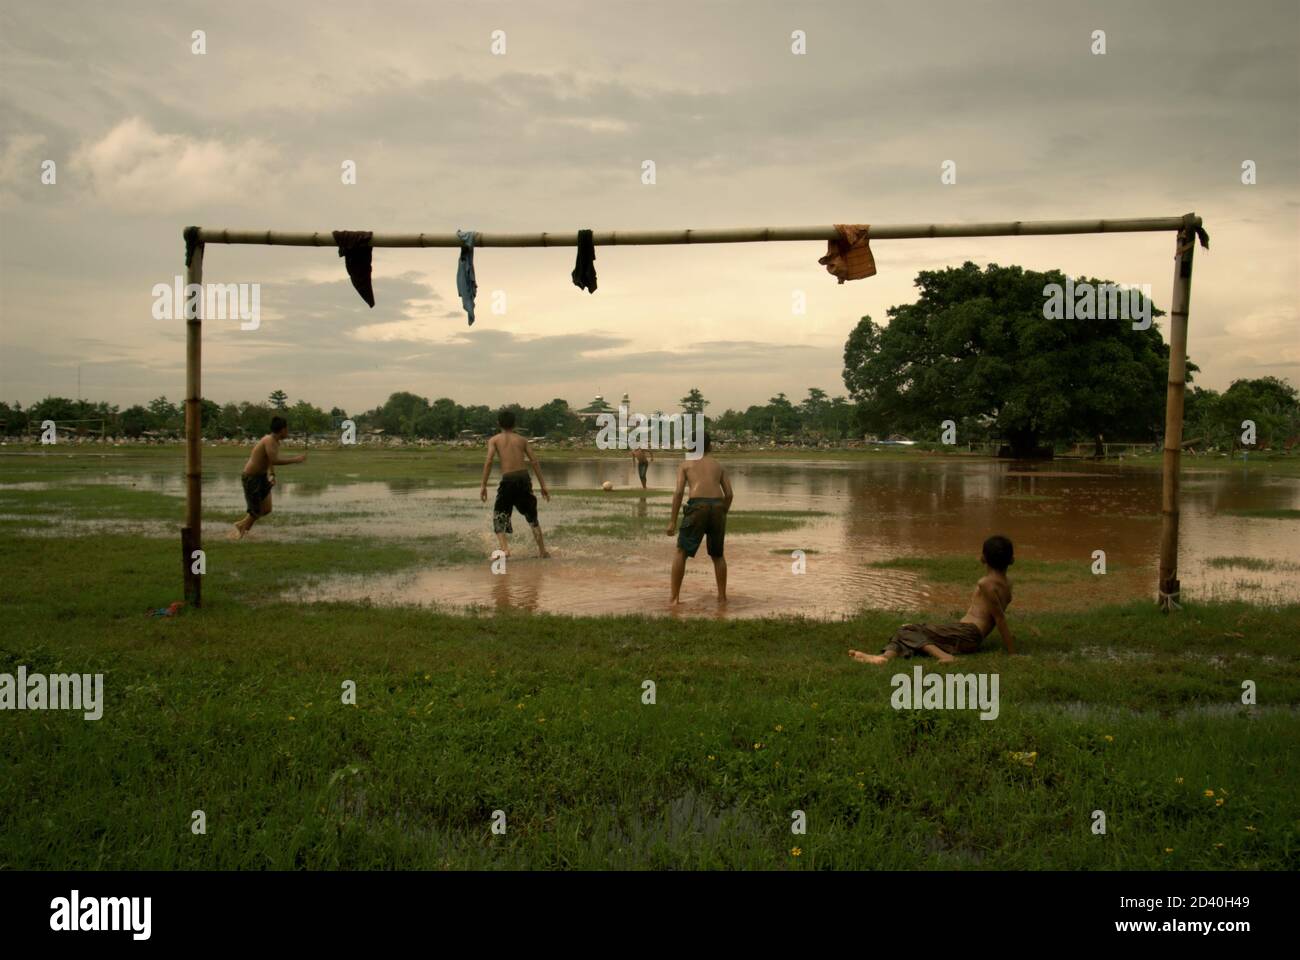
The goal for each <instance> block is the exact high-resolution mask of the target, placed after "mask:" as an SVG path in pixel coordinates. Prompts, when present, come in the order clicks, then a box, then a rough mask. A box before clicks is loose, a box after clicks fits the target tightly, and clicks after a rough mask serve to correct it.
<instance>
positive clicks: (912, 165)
mask: <svg viewBox="0 0 1300 960" xmlns="http://www.w3.org/2000/svg"><path fill="white" fill-rule="evenodd" d="M268 10H273V11H274V12H273V13H270V14H268V13H267V12H266V11H268ZM1298 11H1300V4H1297V3H1296V2H1295V0H1280V2H1275V3H1274V2H1255V0H1241V2H1237V3H1231V4H1227V3H1222V2H1220V0H1177V2H1173V0H1170V2H1164V0H1160V2H1154V0H1145V2H1141V3H1134V2H1131V0H1120V2H1114V3H1108V2H1107V3H1101V2H1098V3H1088V2H1071V3H1042V2H1025V3H1002V2H998V3H994V2H976V0H961V2H946V0H945V2H925V0H904V2H899V3H890V2H877V0H872V2H870V3H866V2H846V3H838V2H826V3H815V2H814V3H793V2H784V3H783V2H770V3H764V2H743V3H741V2H736V3H731V2H708V0H688V2H684V3H673V2H641V0H638V2H619V0H614V2H608V0H607V2H603V3H585V4H580V3H566V2H563V0H548V2H546V3H535V2H530V3H493V2H489V0H461V2H453V0H444V2H429V0H422V2H410V3H403V2H385V3H382V4H378V3H376V4H364V3H356V2H345V3H334V2H325V0H313V2H311V3H302V4H291V3H285V4H277V5H274V6H272V5H269V4H266V3H263V2H251V3H242V2H226V3H222V4H211V3H185V2H175V0H169V2H156V3H132V2H114V3H102V2H65V3H58V4H49V3H44V2H42V3H33V2H24V0H10V2H7V3H6V4H5V5H4V8H3V13H0V57H2V58H3V63H2V65H0V78H2V80H3V89H2V91H0V231H2V236H0V324H2V328H0V399H3V400H6V401H9V402H13V401H15V400H17V401H20V402H22V403H24V404H27V403H30V402H33V401H35V400H38V399H40V398H41V397H44V396H46V395H49V394H53V395H62V396H69V397H71V396H75V395H76V392H77V374H78V368H80V372H81V393H82V395H83V396H85V397H87V398H90V399H108V400H110V401H112V402H114V403H117V404H120V405H122V406H126V405H129V404H132V403H138V402H145V401H148V400H149V399H151V398H153V397H155V396H158V395H159V394H166V395H167V396H168V397H170V398H171V399H173V400H179V399H180V398H181V397H182V396H183V394H184V353H183V344H184V331H183V322H181V321H173V320H167V321H159V320H155V319H153V316H152V314H151V305H152V295H151V291H152V288H153V286H154V284H156V283H159V282H170V281H171V278H172V277H173V276H175V275H176V274H177V273H178V272H181V271H182V270H183V243H182V240H181V230H182V228H183V227H184V226H185V225H186V224H201V225H203V226H206V227H229V228H245V229H272V228H274V229H277V230H306V231H312V230H330V229H338V228H348V229H371V230H375V231H382V232H413V233H414V232H421V231H423V232H448V231H452V230H456V229H476V230H483V231H486V232H491V231H541V230H549V231H556V232H560V231H576V230H578V229H579V228H582V227H591V228H595V229H632V228H644V229H674V228H686V227H692V228H702V227H731V226H792V225H804V224H819V223H834V222H858V223H881V224H883V223H915V222H947V221H961V220H1029V219H1064V218H1081V217H1088V218H1098V217H1140V216H1173V215H1180V214H1183V213H1186V212H1188V211H1192V210H1194V211H1196V212H1197V213H1199V214H1200V215H1201V216H1203V217H1204V219H1205V224H1206V227H1207V228H1208V230H1209V232H1210V235H1211V246H1210V249H1209V251H1198V252H1197V258H1196V273H1195V281H1194V284H1193V290H1192V308H1191V334H1190V344H1189V353H1190V356H1191V358H1192V359H1193V360H1194V361H1196V362H1197V363H1198V364H1199V365H1200V366H1201V368H1202V371H1203V372H1202V373H1201V375H1200V376H1199V378H1198V382H1199V383H1201V384H1202V385H1206V386H1211V387H1216V388H1220V389H1222V388H1224V387H1226V386H1227V385H1228V384H1229V383H1230V382H1231V381H1232V380H1233V379H1235V378H1239V377H1255V376H1264V375H1268V374H1273V375H1277V376H1283V377H1289V378H1290V379H1291V381H1292V382H1293V383H1296V384H1298V385H1300V370H1298V369H1297V367H1300V324H1298V322H1297V321H1298V319H1300V318H1298V317H1297V303H1298V302H1300V121H1298V120H1297V118H1298V117H1300V59H1298V54H1300V12H1298ZM195 30H203V31H205V33H206V53H205V54H203V55H196V54H194V53H192V52H191V48H192V43H193V41H192V39H191V35H192V32H193V31H195ZM497 30H500V31H504V33H505V39H506V52H505V54H504V55H494V54H493V52H492V49H491V45H492V34H493V31H497ZM795 30H802V31H804V32H805V33H806V37H807V53H806V54H805V55H795V54H793V53H792V52H791V43H792V41H791V34H792V32H793V31H795ZM1095 30H1104V31H1105V41H1106V53H1105V55H1102V56H1098V55H1095V54H1094V53H1093V52H1092V50H1091V48H1092V45H1093V40H1092V33H1093V31H1095ZM44 160H53V161H55V164H56V170H57V182H56V183H55V184H53V185H43V184H42V183H41V164H42V161H44ZM346 160H352V161H355V163H356V165H357V183H356V184H355V185H344V184H343V183H342V182H341V164H342V163H343V162H344V161H346ZM644 160H653V161H654V162H655V164H656V168H657V182H656V183H655V184H654V185H645V184H643V183H642V182H641V164H642V162H643V161H644ZM945 160H951V161H954V162H955V164H956V173H957V183H956V184H953V185H945V184H943V183H941V180H940V173H941V164H943V162H944V161H945ZM1247 160H1250V161H1254V163H1255V164H1256V165H1257V178H1258V183H1257V184H1256V185H1253V186H1247V185H1243V184H1242V182H1241V179H1242V163H1243V162H1244V161H1247ZM1173 247H1174V239H1173V236H1172V235H1171V234H1132V235H1120V236H1080V237H1052V238H1038V239H1028V238H1007V239H995V238H991V239H952V240H895V241H877V242H876V244H874V246H873V249H874V252H875V255H876V261H877V266H878V270H879V273H878V275H877V276H875V277H873V278H870V279H866V280H860V281H855V282H851V283H846V284H844V285H837V284H836V282H835V279H834V278H833V277H831V276H830V275H828V274H827V273H826V272H825V270H824V268H823V267H821V266H819V265H818V264H817V259H818V257H820V256H821V255H822V254H823V253H824V252H825V246H824V244H820V243H776V244H743V245H712V246H696V247H682V246H668V247H628V248H618V249H614V248H608V247H601V248H598V249H597V261H596V267H597V271H598V274H599V281H600V287H599V290H598V291H597V293H595V294H594V295H588V294H587V293H585V292H583V291H580V290H578V289H577V288H576V287H574V286H573V285H572V283H571V281H570V278H569V273H570V271H571V270H572V268H573V259H574V250H573V248H560V249H555V250H542V249H523V250H501V249H486V250H482V251H480V252H479V253H478V255H477V257H476V266H477V273H478V283H479V309H478V320H477V322H476V324H475V325H474V326H473V327H472V328H470V327H468V326H467V325H466V321H465V316H464V313H463V312H462V310H461V309H460V303H459V300H458V298H457V296H456V286H455V274H456V259H457V255H456V251H455V250H453V249H428V250H392V249H379V250H376V251H375V258H374V261H375V262H374V271H375V295H376V298H377V301H378V303H377V306H376V307H375V308H374V309H373V310H371V309H369V308H367V307H366V306H365V305H364V304H363V303H362V302H361V300H360V298H359V297H358V296H357V295H356V293H355V292H353V290H352V289H351V287H350V286H349V284H348V280H347V277H346V274H345V272H344V269H343V263H342V261H341V260H340V259H339V258H338V256H337V253H336V251H335V250H334V249H332V248H322V249H313V248H290V247H260V246H259V247H233V246H217V245H211V246H209V247H208V250H207V255H206V261H205V277H204V279H205V280H208V281H213V282H222V283H260V284H261V307H262V323H261V327H260V328H259V329H258V330H255V331H242V330H240V329H239V324H238V323H237V322H236V321H227V322H220V321H215V320H209V322H207V323H206V324H205V325H204V355H203V358H204V371H203V374H204V380H203V392H204V395H205V396H207V397H209V398H211V399H214V400H217V401H219V402H225V401H228V400H241V399H252V400H258V399H264V398H265V397H266V395H267V394H268V393H269V392H270V391H271V390H273V389H276V388H281V389H284V390H285V391H286V392H287V393H288V394H289V396H290V398H291V399H295V400H296V399H299V398H303V399H307V400H310V401H311V402H313V403H317V404H319V405H322V406H325V407H329V406H331V405H335V404H337V405H341V406H344V407H346V408H348V409H349V410H350V411H357V410H360V409H363V408H368V407H371V406H374V405H376V404H378V403H380V402H382V401H383V399H384V398H385V397H386V396H387V395H388V394H389V393H391V392H392V391H394V390H401V389H405V390H412V391H415V392H417V393H419V394H422V395H425V396H428V397H430V398H436V397H440V396H450V397H453V398H455V399H457V400H459V401H461V402H463V403H484V404H489V405H492V406H497V405H500V404H502V403H505V402H510V401H518V402H522V403H525V404H537V403H541V402H545V401H546V400H549V399H551V398H552V397H557V396H558V397H563V398H565V399H567V400H569V401H570V402H572V403H574V404H575V406H577V405H582V404H585V403H586V401H587V400H589V399H590V398H591V396H592V395H593V394H595V393H597V392H599V393H603V394H604V395H605V396H607V397H611V396H613V397H617V396H619V395H621V394H622V393H623V392H624V391H627V392H629V393H630V394H631V396H632V405H633V409H634V410H644V411H649V410H653V409H655V408H669V407H671V406H673V405H674V404H675V401H676V400H677V398H679V397H681V396H682V395H683V394H685V393H686V392H687V390H689V389H690V388H691V387H699V388H700V389H701V390H702V391H703V392H704V394H705V396H706V397H707V398H709V399H710V400H712V401H713V404H714V405H713V406H712V407H711V408H710V412H711V413H717V412H721V410H722V408H724V407H728V406H731V407H743V406H745V405H748V404H750V403H760V402H763V401H765V400H766V399H767V398H768V397H770V396H772V395H774V394H776V393H777V392H779V391H784V392H785V393H786V394H788V395H790V396H792V397H796V398H797V397H802V396H804V395H805V393H806V391H807V388H808V387H810V386H818V387H821V388H823V389H826V390H828V391H829V392H831V393H832V394H836V393H843V392H844V387H843V382H842V379H841V371H842V353H843V347H844V340H845V338H846V336H847V335H848V333H849V331H850V330H851V329H852V327H853V326H854V324H855V323H856V322H857V320H858V318H859V317H861V316H863V315H870V316H872V317H873V318H875V319H876V320H877V321H883V320H884V319H885V311H886V310H887V308H888V307H890V306H892V305H894V304H898V303H902V302H907V301H909V300H911V299H912V298H913V296H914V287H913V285H912V284H913V280H914V279H915V276H916V273H917V271H919V270H923V269H938V268H942V267H944V266H949V265H952V266H955V265H959V264H960V263H962V262H963V261H964V260H968V259H969V260H974V261H975V262H977V263H979V264H981V265H982V264H985V263H988V262H995V263H1000V264H1010V263H1016V264H1021V265H1023V266H1025V267H1027V268H1030V269H1039V270H1042V269H1052V268H1060V269H1062V270H1064V271H1066V272H1067V273H1070V274H1072V275H1090V276H1097V277H1105V278H1108V279H1112V280H1115V281H1117V282H1121V283H1127V284H1132V283H1150V284H1151V285H1152V293H1153V296H1154V299H1155V302H1156V304H1157V305H1158V306H1160V307H1162V308H1165V309H1167V308H1168V300H1169V287H1170V282H1171V280H1172V274H1173V259H1172V257H1173ZM497 290H500V291H504V293H505V295H506V303H507V311H506V313H505V314H504V315H497V314H494V313H493V312H492V311H491V299H490V298H491V294H492V292H493V291H497ZM796 290H802V291H804V292H805V293H806V296H807V313H806V314H804V315H802V316H800V315H796V314H794V313H793V312H792V297H793V292H794V291H796Z"/></svg>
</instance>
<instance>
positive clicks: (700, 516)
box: [677, 497, 727, 558]
mask: <svg viewBox="0 0 1300 960" xmlns="http://www.w3.org/2000/svg"><path fill="white" fill-rule="evenodd" d="M705 537H708V538H709V546H708V554H709V556H711V557H715V558H716V557H721V556H722V544H723V541H724V540H726V538H727V508H726V501H725V500H723V499H722V498H721V497H691V498H690V499H689V500H687V501H686V509H685V510H683V511H682V526H681V529H680V530H678V531H677V549H678V550H685V551H686V555H687V556H688V557H693V556H695V554H696V552H697V551H698V550H699V549H700V543H701V542H702V541H703V540H704V538H705Z"/></svg>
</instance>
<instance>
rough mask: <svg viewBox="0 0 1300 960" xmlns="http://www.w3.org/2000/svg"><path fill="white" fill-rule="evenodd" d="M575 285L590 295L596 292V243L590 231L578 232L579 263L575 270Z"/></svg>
mask: <svg viewBox="0 0 1300 960" xmlns="http://www.w3.org/2000/svg"><path fill="white" fill-rule="evenodd" d="M573 285H574V286H575V287H578V288H580V289H583V290H586V291H587V292H588V293H595V292H596V243H595V241H593V240H592V238H591V231H590V230H579V231H578V262H577V264H575V265H574V268H573Z"/></svg>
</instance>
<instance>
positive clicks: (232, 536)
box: [226, 523, 245, 540]
mask: <svg viewBox="0 0 1300 960" xmlns="http://www.w3.org/2000/svg"><path fill="white" fill-rule="evenodd" d="M244 532H245V531H244V530H243V528H241V527H240V526H239V524H237V523H236V524H232V525H231V530H230V532H229V533H227V534H226V539H227V540H243V539H244Z"/></svg>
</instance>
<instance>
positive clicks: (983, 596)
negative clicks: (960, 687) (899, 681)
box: [849, 537, 1016, 663]
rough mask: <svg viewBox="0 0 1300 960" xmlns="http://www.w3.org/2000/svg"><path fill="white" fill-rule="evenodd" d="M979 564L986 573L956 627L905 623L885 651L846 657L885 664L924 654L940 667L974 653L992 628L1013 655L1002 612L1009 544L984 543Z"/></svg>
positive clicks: (1008, 591) (1007, 596)
mask: <svg viewBox="0 0 1300 960" xmlns="http://www.w3.org/2000/svg"><path fill="white" fill-rule="evenodd" d="M980 561H981V562H982V563H983V564H984V566H985V567H986V568H987V569H988V573H986V574H984V576H983V577H981V578H980V581H979V583H977V584H975V592H974V594H973V595H972V596H971V601H970V609H969V610H967V611H966V616H964V617H962V618H961V621H960V622H958V623H937V624H936V623H924V624H917V623H909V624H907V625H906V626H902V627H899V628H898V632H897V633H895V634H894V636H893V639H891V640H890V641H889V642H888V643H887V644H885V649H884V650H882V651H881V652H880V653H879V654H875V655H873V654H869V653H863V652H862V651H861V650H850V651H849V656H850V657H852V658H853V659H854V660H861V661H862V662H863V663H887V662H888V661H890V660H892V659H893V658H894V657H911V656H914V655H915V654H918V653H926V654H929V655H930V656H932V657H934V658H935V659H936V660H938V661H939V662H940V663H952V662H953V661H954V660H955V659H956V657H954V656H953V654H957V653H974V652H975V651H976V650H978V649H979V647H980V644H981V643H983V642H984V638H985V637H987V636H988V635H989V634H990V633H992V632H993V627H994V625H996V626H997V628H998V632H999V633H1000V634H1002V645H1003V646H1004V647H1005V648H1006V651H1007V653H1015V652H1016V650H1015V647H1014V646H1013V645H1012V640H1011V628H1010V627H1008V626H1007V618H1006V616H1005V615H1004V611H1005V610H1006V608H1007V605H1008V604H1010V603H1011V581H1009V580H1008V579H1007V567H1009V566H1011V564H1012V563H1013V562H1014V561H1015V556H1014V551H1013V549H1012V546H1011V541H1010V540H1008V539H1007V538H1006V537H989V538H988V539H987V540H985V541H984V551H983V553H982V554H981V556H980Z"/></svg>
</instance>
